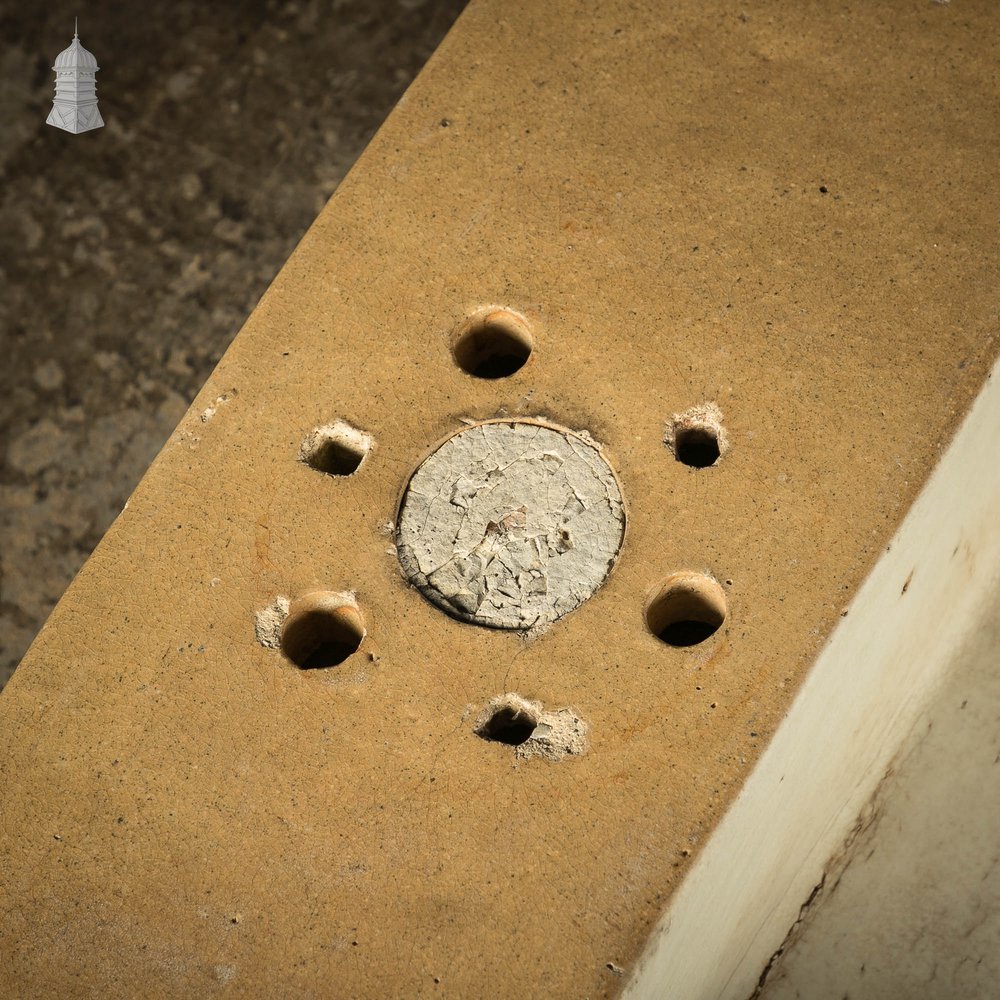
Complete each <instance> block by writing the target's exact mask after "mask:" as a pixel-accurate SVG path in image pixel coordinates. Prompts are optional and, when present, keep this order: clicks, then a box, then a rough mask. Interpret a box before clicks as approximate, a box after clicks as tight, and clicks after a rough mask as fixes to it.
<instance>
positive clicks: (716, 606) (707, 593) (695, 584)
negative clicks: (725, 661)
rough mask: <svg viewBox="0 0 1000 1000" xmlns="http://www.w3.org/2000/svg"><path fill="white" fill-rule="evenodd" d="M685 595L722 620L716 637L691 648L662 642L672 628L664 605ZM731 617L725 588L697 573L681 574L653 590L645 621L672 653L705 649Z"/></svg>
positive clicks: (714, 579) (707, 575)
mask: <svg viewBox="0 0 1000 1000" xmlns="http://www.w3.org/2000/svg"><path fill="white" fill-rule="evenodd" d="M685 594H686V595H688V596H690V597H693V598H694V599H696V600H697V601H700V602H702V603H703V604H704V605H706V606H707V607H709V608H710V609H711V610H713V611H714V612H715V614H716V615H718V616H719V621H718V623H717V624H716V625H715V628H714V629H713V630H712V633H711V634H710V635H708V636H706V637H705V638H704V639H703V640H701V641H699V642H697V643H692V644H689V645H687V646H682V645H674V644H672V643H670V642H668V641H667V640H665V639H663V638H661V636H662V633H663V631H664V630H665V629H666V628H668V627H669V626H670V624H671V622H669V621H667V620H666V609H665V608H664V604H665V603H666V602H667V601H668V600H669V598H670V597H671V596H673V595H680V596H683V595H685ZM729 616H730V609H729V601H728V599H727V598H726V592H725V590H724V589H723V587H722V584H721V583H719V581H718V580H717V579H716V578H715V577H714V576H712V575H710V574H708V573H699V572H697V571H695V570H681V571H679V572H676V573H671V574H670V575H669V576H667V577H664V578H663V579H662V580H660V581H659V582H658V583H657V584H656V585H655V586H654V587H652V588H651V590H650V592H649V595H648V596H647V598H646V603H645V605H644V607H643V611H642V617H643V621H644V622H645V625H646V629H647V630H648V632H649V634H650V635H651V636H652V638H653V639H655V640H656V641H657V642H658V643H660V644H662V645H664V646H668V647H670V648H671V649H694V648H695V647H697V646H702V645H704V643H706V642H708V641H710V640H711V639H712V638H714V637H715V636H716V635H717V634H718V632H719V630H720V629H721V628H722V626H723V625H725V623H726V622H727V621H728V620H729ZM706 624H707V623H706Z"/></svg>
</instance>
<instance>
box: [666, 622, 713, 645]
mask: <svg viewBox="0 0 1000 1000" xmlns="http://www.w3.org/2000/svg"><path fill="white" fill-rule="evenodd" d="M718 627H719V626H718V625H712V624H711V623H709V622H699V621H694V620H693V619H689V620H686V621H679V622H671V623H670V624H669V625H665V626H664V627H663V629H662V630H661V631H660V632H659V633H658V635H657V638H659V639H662V640H663V641H664V642H665V643H666V644H667V645H668V646H697V645H698V643H699V642H704V641H705V640H706V639H707V638H708V637H709V636H710V635H712V634H714V632H715V630H716V629H717V628H718Z"/></svg>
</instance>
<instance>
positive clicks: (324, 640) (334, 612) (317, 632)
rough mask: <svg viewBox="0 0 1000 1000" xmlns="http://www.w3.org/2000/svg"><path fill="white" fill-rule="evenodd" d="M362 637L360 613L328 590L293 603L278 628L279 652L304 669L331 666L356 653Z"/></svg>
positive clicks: (353, 606) (362, 628)
mask: <svg viewBox="0 0 1000 1000" xmlns="http://www.w3.org/2000/svg"><path fill="white" fill-rule="evenodd" d="M364 637H365V627H364V622H363V621H362V619H361V613H360V612H359V611H358V609H357V607H356V606H355V605H353V604H349V603H345V601H344V595H343V594H337V593H332V592H328V591H320V592H318V593H314V594H306V595H304V596H303V597H300V598H299V599H298V600H296V601H293V602H292V603H291V605H290V606H289V608H288V617H287V618H286V619H285V623H284V625H282V627H281V637H280V640H279V643H280V646H281V651H282V652H283V653H284V654H285V656H287V657H288V659H290V660H291V661H292V663H294V664H295V665H296V666H299V667H302V668H303V669H304V670H311V669H315V668H321V667H335V666H337V664H338V663H343V662H344V660H346V659H347V658H348V657H349V656H350V655H351V654H352V653H355V652H357V650H358V648H359V647H360V646H361V641H362V640H363V639H364Z"/></svg>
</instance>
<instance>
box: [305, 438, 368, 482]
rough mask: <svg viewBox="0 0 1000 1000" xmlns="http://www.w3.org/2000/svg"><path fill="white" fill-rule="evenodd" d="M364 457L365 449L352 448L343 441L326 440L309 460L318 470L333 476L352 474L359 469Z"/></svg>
mask: <svg viewBox="0 0 1000 1000" xmlns="http://www.w3.org/2000/svg"><path fill="white" fill-rule="evenodd" d="M364 457H365V455H364V452H363V451H359V450H358V449H357V448H352V447H351V446H350V445H349V444H346V443H345V442H343V441H324V442H323V444H322V445H321V446H320V447H319V448H318V449H317V450H316V452H315V453H314V454H313V455H310V456H309V459H308V462H309V464H310V465H311V466H312V467H313V468H314V469H315V470H316V471H317V472H326V473H327V474H329V475H331V476H350V475H352V474H353V473H355V472H357V471H358V467H359V466H360V465H361V462H362V461H363V460H364Z"/></svg>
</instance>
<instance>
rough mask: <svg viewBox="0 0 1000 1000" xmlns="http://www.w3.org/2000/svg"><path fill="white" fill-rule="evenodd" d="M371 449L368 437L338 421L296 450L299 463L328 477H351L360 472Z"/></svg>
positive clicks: (312, 433)
mask: <svg viewBox="0 0 1000 1000" xmlns="http://www.w3.org/2000/svg"><path fill="white" fill-rule="evenodd" d="M371 446H372V439H371V437H370V435H368V434H365V432H364V431H359V430H358V429H357V428H356V427H352V426H351V425H350V424H348V423H345V422H344V421H343V420H337V421H335V422H334V423H332V424H327V425H325V426H324V427H316V428H314V429H313V430H311V431H310V432H309V433H308V434H307V435H306V438H305V440H304V441H303V442H302V446H301V447H300V448H299V459H300V461H303V462H305V463H306V465H308V466H309V468H311V469H315V470H316V471H317V472H325V473H326V474H327V475H328V476H352V475H354V473H355V472H357V471H358V469H359V468H361V463H362V462H364V460H365V458H366V457H367V455H368V452H369V451H370V450H371Z"/></svg>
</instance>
